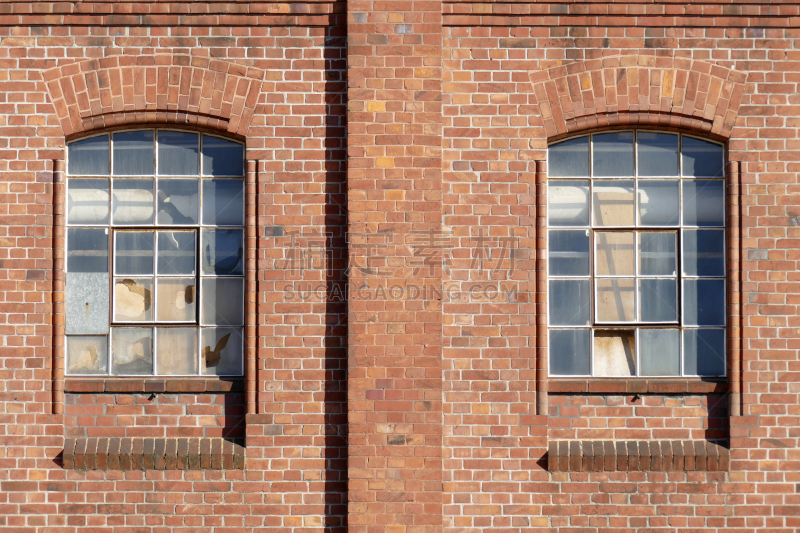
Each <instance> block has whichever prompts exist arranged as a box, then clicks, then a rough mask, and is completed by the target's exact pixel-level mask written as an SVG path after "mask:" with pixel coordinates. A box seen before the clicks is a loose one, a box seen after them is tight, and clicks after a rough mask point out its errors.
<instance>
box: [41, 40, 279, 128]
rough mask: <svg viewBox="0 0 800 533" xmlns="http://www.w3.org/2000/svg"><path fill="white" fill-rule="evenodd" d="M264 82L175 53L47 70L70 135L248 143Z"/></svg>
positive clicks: (226, 65) (248, 70)
mask: <svg viewBox="0 0 800 533" xmlns="http://www.w3.org/2000/svg"><path fill="white" fill-rule="evenodd" d="M264 78H265V72H264V71H262V70H259V69H255V68H252V67H247V66H243V65H239V64H236V63H231V62H226V61H220V60H217V59H212V58H206V57H193V56H189V55H180V54H174V55H169V54H162V55H152V56H113V57H107V58H102V59H91V60H88V61H82V62H78V63H72V64H69V65H64V66H59V67H55V68H52V69H50V70H47V71H45V72H44V81H45V83H46V86H47V91H48V94H49V96H50V101H51V102H52V103H53V106H54V108H55V112H56V115H57V116H58V119H59V121H60V123H61V128H62V129H63V132H64V135H65V136H67V137H77V136H79V135H80V134H82V133H86V132H90V131H93V130H98V129H103V128H108V127H114V126H125V125H133V124H137V125H141V124H150V125H161V124H173V125H180V126H198V127H202V128H206V129H211V130H217V131H220V132H224V133H228V134H233V135H238V136H241V137H246V135H247V131H248V129H249V127H250V123H251V121H252V117H253V113H254V111H255V108H256V105H257V103H258V100H259V96H260V94H261V87H262V83H263V81H264Z"/></svg>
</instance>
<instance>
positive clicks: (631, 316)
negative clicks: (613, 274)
mask: <svg viewBox="0 0 800 533" xmlns="http://www.w3.org/2000/svg"><path fill="white" fill-rule="evenodd" d="M595 284H596V286H597V321H598V322H633V321H634V320H635V319H636V313H635V310H636V295H635V293H636V289H635V286H634V280H633V279H625V278H622V279H619V278H613V279H608V278H606V279H597V280H596V281H595Z"/></svg>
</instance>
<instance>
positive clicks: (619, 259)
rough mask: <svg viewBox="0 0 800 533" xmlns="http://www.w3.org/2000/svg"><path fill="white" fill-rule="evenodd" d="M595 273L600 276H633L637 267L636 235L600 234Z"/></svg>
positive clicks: (628, 232)
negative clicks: (635, 252)
mask: <svg viewBox="0 0 800 533" xmlns="http://www.w3.org/2000/svg"><path fill="white" fill-rule="evenodd" d="M595 235H596V248H595V254H596V261H595V273H596V274H597V275H598V276H632V275H633V274H634V267H635V254H634V240H635V237H634V233H633V232H632V231H624V232H598V233H596V234H595Z"/></svg>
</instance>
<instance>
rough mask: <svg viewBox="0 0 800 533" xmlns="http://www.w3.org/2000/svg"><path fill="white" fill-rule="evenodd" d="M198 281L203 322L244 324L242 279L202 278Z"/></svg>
mask: <svg viewBox="0 0 800 533" xmlns="http://www.w3.org/2000/svg"><path fill="white" fill-rule="evenodd" d="M200 283H201V287H200V289H201V291H202V292H201V295H200V297H201V313H202V315H201V318H202V321H203V324H209V325H220V326H241V325H243V324H244V279H242V278H202V279H201V281H200Z"/></svg>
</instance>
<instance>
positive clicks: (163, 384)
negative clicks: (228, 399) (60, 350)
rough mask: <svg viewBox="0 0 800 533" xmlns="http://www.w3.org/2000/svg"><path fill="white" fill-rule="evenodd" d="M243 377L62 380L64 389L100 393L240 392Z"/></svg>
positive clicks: (242, 387)
mask: <svg viewBox="0 0 800 533" xmlns="http://www.w3.org/2000/svg"><path fill="white" fill-rule="evenodd" d="M243 391H244V378H242V377H231V378H205V377H202V378H186V377H176V378H164V377H152V376H149V377H146V378H111V377H108V378H99V379H98V378H92V379H87V378H75V377H71V378H70V377H68V378H66V379H65V380H64V392H71V393H103V392H132V393H137V392H139V393H152V392H167V393H176V392H197V393H202V392H243Z"/></svg>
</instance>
